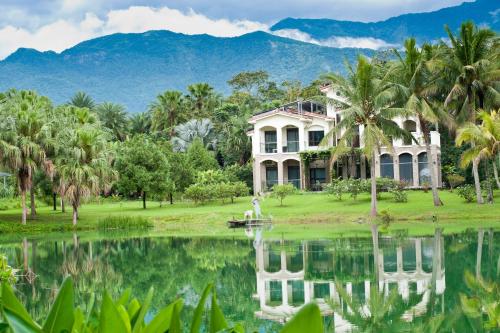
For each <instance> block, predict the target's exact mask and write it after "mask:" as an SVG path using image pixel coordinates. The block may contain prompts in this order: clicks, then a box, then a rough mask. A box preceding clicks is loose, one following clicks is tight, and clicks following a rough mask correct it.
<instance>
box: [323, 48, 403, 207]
mask: <svg viewBox="0 0 500 333" xmlns="http://www.w3.org/2000/svg"><path fill="white" fill-rule="evenodd" d="M347 70H348V73H349V74H348V76H347V78H344V77H343V76H340V75H337V74H327V75H325V76H324V78H325V79H326V80H328V81H330V82H331V83H332V84H333V85H335V86H336V88H337V89H338V90H339V92H340V94H341V95H342V96H344V97H345V98H346V100H347V102H346V103H343V110H342V119H341V121H340V122H339V123H338V124H337V127H336V128H335V129H333V130H332V131H331V132H330V133H329V134H328V135H327V137H331V136H336V135H342V136H341V138H340V140H339V143H338V145H337V147H336V148H335V149H334V151H333V158H332V160H336V159H338V157H339V156H342V155H343V154H344V153H345V152H346V151H348V150H349V149H350V148H349V147H348V146H349V145H350V142H352V141H353V139H354V138H355V137H356V136H357V135H358V128H360V131H361V130H363V133H362V135H361V141H362V147H363V155H364V156H365V157H366V158H367V159H368V160H369V161H371V163H370V174H371V210H370V215H371V216H372V217H375V216H376V215H377V182H376V179H375V159H376V156H377V155H378V154H379V152H380V149H381V148H382V147H383V146H385V147H388V148H389V150H391V149H392V145H391V140H390V137H392V138H401V137H410V138H411V135H409V134H408V133H407V132H406V131H405V130H403V129H402V128H400V127H399V126H398V125H397V124H396V123H395V122H394V121H392V119H393V118H394V117H396V116H398V115H399V114H400V112H401V110H400V109H398V108H393V106H394V105H395V102H394V101H393V100H395V98H394V93H393V92H392V91H390V90H389V89H388V88H389V87H390V86H388V85H387V84H385V83H384V82H383V81H382V80H381V77H382V73H381V72H382V68H381V67H380V66H379V65H377V64H375V63H372V62H370V61H369V60H367V59H366V58H365V57H363V56H359V57H358V63H357V67H356V69H354V68H352V67H351V66H350V65H349V64H348V65H347Z"/></svg>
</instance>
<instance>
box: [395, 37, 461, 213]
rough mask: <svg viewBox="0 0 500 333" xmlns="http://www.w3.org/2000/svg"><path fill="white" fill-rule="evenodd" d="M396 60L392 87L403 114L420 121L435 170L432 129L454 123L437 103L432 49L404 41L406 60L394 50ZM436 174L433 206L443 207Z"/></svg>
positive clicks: (432, 183)
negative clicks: (441, 124)
mask: <svg viewBox="0 0 500 333" xmlns="http://www.w3.org/2000/svg"><path fill="white" fill-rule="evenodd" d="M393 52H394V54H395V55H396V57H397V60H396V61H395V62H394V63H393V65H392V66H391V68H390V69H389V71H388V73H387V79H388V80H389V81H390V82H391V88H392V89H394V90H395V91H396V92H397V95H398V97H399V98H401V103H402V105H403V108H402V112H401V113H402V114H404V115H406V116H413V117H415V118H417V120H418V123H419V125H420V129H421V131H422V134H423V140H424V144H425V151H426V155H427V163H428V167H429V170H433V169H434V161H433V160H432V154H431V130H432V127H433V125H437V124H438V123H439V122H441V123H444V124H446V125H448V126H450V124H452V120H451V119H450V117H449V115H448V114H447V113H446V112H445V111H444V110H443V109H442V108H440V107H439V106H438V105H436V104H437V103H435V97H436V94H437V92H438V91H439V83H438V82H439V81H438V80H439V76H438V75H436V73H434V72H433V71H432V70H431V66H429V65H428V63H429V61H432V58H433V56H434V55H433V53H434V52H433V48H432V46H430V45H428V44H425V45H423V47H422V48H421V49H418V48H417V46H416V41H415V39H414V38H409V39H407V40H406V41H405V53H404V57H403V56H402V55H401V54H400V53H399V52H398V51H397V50H394V51H393ZM437 183H438V180H437V175H436V174H435V173H434V172H432V171H431V187H432V196H433V201H434V206H440V205H442V201H441V200H440V198H439V193H438V190H437V186H438V184H437Z"/></svg>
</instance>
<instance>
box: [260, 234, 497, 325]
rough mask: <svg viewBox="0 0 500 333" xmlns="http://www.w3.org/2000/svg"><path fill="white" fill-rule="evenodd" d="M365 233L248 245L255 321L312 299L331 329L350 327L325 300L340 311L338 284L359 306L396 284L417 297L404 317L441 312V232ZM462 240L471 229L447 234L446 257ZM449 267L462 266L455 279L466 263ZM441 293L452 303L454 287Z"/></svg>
mask: <svg viewBox="0 0 500 333" xmlns="http://www.w3.org/2000/svg"><path fill="white" fill-rule="evenodd" d="M476 235H477V237H478V238H477V252H476V274H477V275H480V274H481V271H482V269H481V264H482V262H483V260H482V253H483V243H484V235H485V231H484V230H480V231H479V232H478V233H477V234H476ZM372 236H373V237H372V239H357V240H353V239H342V238H341V239H333V240H317V241H309V240H307V241H285V240H277V241H271V240H267V241H265V240H261V241H256V242H254V246H255V249H256V267H257V272H256V277H257V279H256V280H257V289H256V291H257V292H256V294H255V295H254V298H256V299H257V300H258V302H259V307H260V309H259V310H258V311H256V312H255V316H256V318H260V319H266V320H272V321H276V322H280V323H283V322H286V321H287V320H289V319H290V318H291V317H292V316H293V315H294V314H295V313H296V312H298V311H299V310H300V308H301V307H302V306H303V305H304V304H307V303H309V302H311V301H315V302H317V304H318V305H319V307H320V311H321V313H322V315H323V316H324V318H325V323H326V324H327V325H330V326H333V327H334V328H335V332H348V331H351V330H352V329H353V327H352V325H351V324H350V323H349V322H347V321H346V320H345V319H344V318H342V316H341V314H339V313H334V312H333V311H332V308H331V306H330V305H329V304H328V303H332V302H334V303H337V304H340V306H341V307H342V308H345V309H347V304H346V302H344V300H343V299H342V297H341V296H340V295H339V292H338V290H336V289H337V288H338V287H339V286H340V287H341V288H343V289H344V290H345V291H346V292H347V294H348V295H349V297H350V298H351V297H352V298H355V299H356V300H358V301H360V302H361V303H363V302H364V303H365V304H367V303H368V301H369V299H370V292H371V291H372V292H373V291H374V290H375V291H376V290H378V291H380V292H383V293H384V294H385V295H386V296H388V295H389V293H390V292H391V291H392V290H393V289H397V292H398V294H399V295H401V297H402V298H403V299H404V300H409V298H410V297H411V296H415V295H419V296H418V297H417V298H418V299H419V300H420V301H419V302H418V303H417V304H416V305H414V306H412V307H411V308H409V309H408V310H407V311H406V312H405V313H404V315H403V319H404V320H407V321H411V320H412V319H413V317H414V316H421V315H424V314H425V313H426V311H428V309H429V308H430V307H429V305H431V304H429V302H433V304H432V309H434V310H433V311H436V313H438V312H441V313H444V312H445V297H446V268H445V240H444V237H443V236H442V233H441V230H440V229H437V230H436V232H435V235H434V236H433V237H396V238H389V237H380V236H379V235H378V233H377V230H376V229H374V231H373V235H372ZM488 237H489V241H488V244H489V255H488V257H489V258H490V259H493V258H494V257H495V255H496V256H498V263H499V265H500V255H499V252H500V251H498V247H497V248H496V250H495V245H494V233H493V231H492V230H490V231H488ZM467 238H469V241H470V234H469V235H467V236H466V237H465V238H457V239H455V236H451V237H449V239H448V246H449V247H450V249H449V253H450V256H453V254H454V252H455V251H456V250H457V248H453V246H457V245H460V244H464V245H466V246H467V245H468V243H469V242H467ZM458 249H460V248H458ZM459 252H460V251H459ZM494 252H496V254H495V253H494ZM456 266H457V267H460V266H461V268H462V270H461V271H460V272H459V273H458V274H459V275H458V276H454V280H456V279H462V277H463V272H464V270H465V269H468V270H472V268H473V267H464V266H463V265H462V264H461V263H456ZM492 269H493V267H492V265H488V271H489V275H491V273H492ZM499 271H500V266H498V267H497V273H496V278H498V274H499ZM453 274H456V272H455V271H454V272H453ZM461 285H462V284H461ZM373 286H377V289H373ZM462 286H463V285H462ZM462 291H463V289H462ZM447 296H448V297H450V299H452V303H455V302H456V299H457V296H458V295H457V291H456V290H452V292H451V293H449V294H448V295H447ZM448 310H449V309H448ZM433 314H435V313H433Z"/></svg>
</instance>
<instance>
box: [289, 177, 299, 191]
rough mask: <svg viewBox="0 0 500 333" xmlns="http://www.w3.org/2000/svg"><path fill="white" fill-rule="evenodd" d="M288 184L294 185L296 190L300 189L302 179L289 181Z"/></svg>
mask: <svg viewBox="0 0 500 333" xmlns="http://www.w3.org/2000/svg"><path fill="white" fill-rule="evenodd" d="M287 183H288V184H292V185H293V186H295V187H296V188H298V189H300V179H288V180H287Z"/></svg>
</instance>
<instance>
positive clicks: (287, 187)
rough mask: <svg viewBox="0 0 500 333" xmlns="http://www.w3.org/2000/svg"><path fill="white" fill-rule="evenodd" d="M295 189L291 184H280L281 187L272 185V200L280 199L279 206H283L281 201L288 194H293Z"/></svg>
mask: <svg viewBox="0 0 500 333" xmlns="http://www.w3.org/2000/svg"><path fill="white" fill-rule="evenodd" d="M295 191H296V188H295V186H293V185H292V184H282V185H278V184H276V185H274V186H273V192H272V194H271V195H272V196H273V197H274V198H278V199H280V206H283V199H285V198H286V197H287V196H289V195H290V194H293V193H295Z"/></svg>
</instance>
